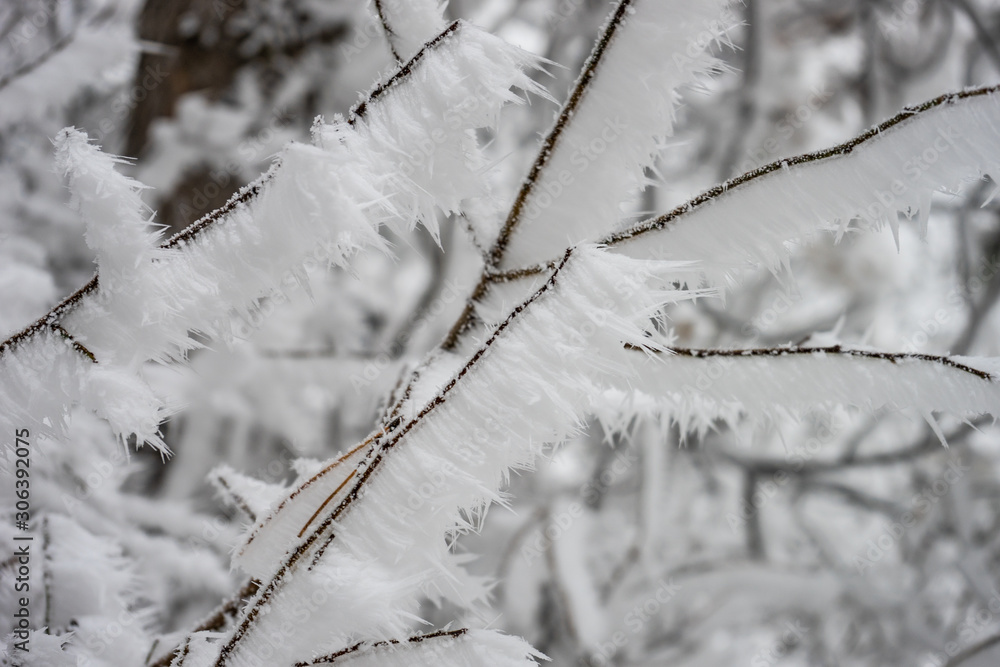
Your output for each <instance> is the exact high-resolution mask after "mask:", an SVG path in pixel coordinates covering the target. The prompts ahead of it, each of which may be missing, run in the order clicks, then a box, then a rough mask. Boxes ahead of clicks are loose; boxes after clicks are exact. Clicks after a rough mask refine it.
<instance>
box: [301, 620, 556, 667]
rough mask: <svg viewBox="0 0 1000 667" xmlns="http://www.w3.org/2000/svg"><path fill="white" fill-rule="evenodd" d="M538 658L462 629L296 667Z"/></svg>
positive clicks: (517, 643) (490, 635) (510, 662)
mask: <svg viewBox="0 0 1000 667" xmlns="http://www.w3.org/2000/svg"><path fill="white" fill-rule="evenodd" d="M535 658H539V659H544V656H543V655H542V654H541V653H538V652H537V651H535V650H534V649H532V648H531V647H530V646H528V644H527V643H526V642H524V640H522V639H519V638H516V637H509V636H505V635H501V634H500V633H498V632H493V631H490V630H467V629H465V628H462V629H459V630H445V631H441V632H435V633H431V634H426V635H416V636H415V637H410V638H409V639H407V640H406V641H403V642H400V641H397V640H390V641H386V642H377V643H375V644H365V643H359V644H355V645H354V646H351V647H350V648H346V649H342V650H340V651H337V652H336V653H333V654H330V655H325V656H321V657H319V658H316V659H314V660H310V661H309V662H300V663H298V664H297V665H296V666H295V667H311V666H312V665H345V666H350V667H367V666H369V665H370V666H371V667H390V666H391V665H405V666H406V667H411V666H412V667H424V666H426V667H447V666H448V665H455V667H467V666H468V665H486V664H489V665H496V667H508V666H509V667H515V666H517V665H534V664H537V663H536V662H535Z"/></svg>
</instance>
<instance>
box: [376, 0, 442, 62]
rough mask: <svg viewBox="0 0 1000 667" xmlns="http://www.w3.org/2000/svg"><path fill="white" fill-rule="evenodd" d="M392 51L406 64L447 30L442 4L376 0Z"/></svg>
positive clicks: (426, 0)
mask: <svg viewBox="0 0 1000 667" xmlns="http://www.w3.org/2000/svg"><path fill="white" fill-rule="evenodd" d="M374 5H375V13H376V15H377V16H378V19H379V21H380V22H381V23H382V30H383V31H384V32H385V38H386V41H388V43H389V50H390V51H391V52H392V57H393V58H395V59H396V61H397V62H404V61H405V60H407V59H408V58H409V57H410V56H412V55H413V54H414V53H416V52H417V51H419V50H420V47H421V46H423V44H424V42H426V41H428V40H430V39H432V38H433V37H434V35H436V34H438V33H439V32H441V29H442V28H444V26H445V20H444V8H445V3H443V2H441V0H374Z"/></svg>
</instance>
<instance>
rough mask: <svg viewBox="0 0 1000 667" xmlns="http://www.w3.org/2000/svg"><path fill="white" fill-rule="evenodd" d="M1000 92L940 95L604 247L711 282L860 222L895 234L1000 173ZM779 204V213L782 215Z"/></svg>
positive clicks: (746, 177)
mask: <svg viewBox="0 0 1000 667" xmlns="http://www.w3.org/2000/svg"><path fill="white" fill-rule="evenodd" d="M998 91H1000V87H997V86H993V87H986V88H976V89H970V90H966V91H962V92H959V93H953V94H948V95H942V96H941V97H937V98H935V99H933V100H930V101H928V102H925V103H923V104H921V105H918V106H915V107H912V108H908V109H905V110H903V111H902V112H901V113H900V114H898V115H897V116H895V117H893V118H891V119H889V120H887V121H885V122H884V123H882V124H881V125H878V126H877V127H874V128H872V129H871V130H869V131H867V132H865V133H864V134H862V135H860V136H858V137H856V138H855V139H852V140H851V141H848V142H847V143H844V144H841V145H839V146H835V147H833V148H829V149H826V150H822V151H818V152H815V153H808V154H805V155H800V156H798V157H793V158H789V159H787V160H780V161H777V162H773V163H771V164H768V165H764V166H762V167H760V168H758V169H755V170H754V171H751V172H748V173H746V174H742V175H740V176H737V177H735V178H733V179H732V180H730V181H727V182H726V183H723V184H722V185H719V186H716V187H715V188H712V189H711V190H708V191H706V192H704V193H703V194H701V195H699V196H697V197H695V198H694V199H692V200H691V201H689V202H687V203H685V204H683V205H681V206H678V207H677V208H675V209H674V210H672V211H670V212H669V213H666V214H665V215H662V216H659V217H657V218H653V219H650V220H646V221H643V222H640V223H638V224H636V225H635V226H633V227H632V228H630V229H627V230H625V231H622V232H620V233H617V234H613V235H611V236H608V237H607V238H605V239H604V242H606V243H607V244H608V245H612V246H615V247H617V248H619V249H620V250H621V252H624V253H626V254H629V255H634V256H637V257H650V256H654V257H661V258H664V259H689V260H696V261H700V262H702V263H703V268H704V270H705V272H706V275H707V277H708V278H709V279H710V280H712V281H713V282H718V281H722V280H725V279H727V278H731V277H732V276H733V274H734V272H735V271H737V270H739V269H741V268H744V267H745V266H747V265H748V264H752V265H756V264H763V265H765V266H768V267H771V268H776V267H778V266H780V265H781V264H782V262H784V261H785V259H786V258H787V257H788V254H789V251H788V244H789V243H790V242H793V241H797V240H800V239H803V238H808V237H810V236H811V235H814V234H815V233H816V232H817V230H821V229H835V230H837V231H838V232H839V233H841V234H842V233H844V231H845V230H846V229H847V226H848V224H849V223H850V222H851V221H852V220H860V221H862V222H863V223H864V224H865V225H866V226H869V227H876V228H878V227H881V226H883V225H886V224H887V225H889V226H890V227H891V228H892V230H893V233H894V235H895V236H896V239H897V244H898V225H899V218H898V215H899V214H900V213H903V214H906V215H908V216H913V215H915V214H917V212H918V211H919V224H920V227H921V230H922V231H923V230H925V229H926V225H927V219H928V216H929V214H930V205H931V195H932V194H933V192H934V191H936V190H946V189H951V188H958V187H960V186H961V185H962V184H963V183H964V182H967V181H969V180H974V179H978V178H981V177H982V176H983V175H984V174H997V173H1000V171H998V169H1000V158H998V156H1000V130H998V129H997V128H998V124H997V117H998V114H1000V95H998ZM778 204H780V205H778Z"/></svg>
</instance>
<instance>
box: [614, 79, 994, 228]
mask: <svg viewBox="0 0 1000 667" xmlns="http://www.w3.org/2000/svg"><path fill="white" fill-rule="evenodd" d="M997 91H1000V86H986V87H983V88H974V89H971V90H963V91H960V92H957V93H948V94H946V95H941V96H940V97H935V98H934V99H932V100H928V101H927V102H924V103H923V104H919V105H917V106H914V107H907V108H906V109H903V110H902V111H901V112H900V113H898V114H897V115H895V116H893V117H892V118H890V119H889V120H887V121H885V122H883V123H881V124H880V125H877V126H875V127H873V128H871V129H870V130H868V131H866V132H864V133H862V134H860V135H858V136H857V137H855V138H853V139H851V140H850V141H847V142H845V143H842V144H840V145H838V146H833V147H832V148H826V149H823V150H821V151H816V152H814V153H805V154H803V155H798V156H795V157H790V158H785V159H782V160H776V161H774V162H771V163H769V164H766V165H764V166H762V167H758V168H757V169H754V170H753V171H749V172H746V173H745V174H741V175H740V176H737V177H735V178H732V179H730V180H728V181H726V182H725V183H722V184H721V185H717V186H715V187H714V188H712V189H710V190H706V191H705V192H703V193H701V194H700V195H698V196H697V197H695V198H694V199H692V200H690V201H688V202H686V203H684V204H681V205H680V206H678V207H676V208H675V209H673V210H672V211H670V212H669V213H666V214H664V215H661V216H659V217H657V218H652V219H649V220H644V221H642V222H640V223H638V224H637V225H635V226H633V227H630V228H629V229H626V230H624V231H621V232H617V233H615V234H612V235H610V236H607V237H605V238H604V239H602V240H601V241H599V243H604V244H606V245H609V246H614V245H618V244H620V243H623V242H624V241H629V240H631V239H634V238H636V237H638V236H642V235H643V234H647V233H649V232H655V231H659V230H662V229H665V228H666V227H667V226H668V225H670V224H671V223H674V222H676V221H677V219H678V218H681V217H683V216H685V215H687V214H689V213H691V212H692V211H694V210H695V209H698V208H700V207H702V206H704V205H706V204H708V203H710V202H711V201H713V200H714V199H716V198H717V197H719V196H721V195H723V194H726V193H727V192H730V191H732V190H735V189H737V188H740V187H745V186H746V185H747V184H748V183H752V182H753V181H756V180H758V179H760V178H763V177H764V176H767V175H769V174H772V173H774V172H778V171H782V170H784V169H788V168H789V167H796V166H798V165H801V164H808V163H810V162H819V161H822V160H827V159H831V158H836V157H842V156H845V155H850V154H851V153H852V152H854V149H855V148H857V147H858V146H861V145H862V144H865V143H868V142H869V141H871V140H872V139H875V138H877V137H879V136H880V135H881V134H882V133H884V132H886V131H887V130H890V129H892V128H894V127H895V126H896V125H899V124H900V123H902V122H904V121H907V120H909V119H911V118H914V117H916V116H919V115H920V114H922V113H926V112H928V111H930V110H932V109H936V108H938V107H941V106H949V105H953V104H956V103H958V102H960V101H962V100H966V99H971V98H976V97H983V96H986V95H992V94H994V93H996V92H997Z"/></svg>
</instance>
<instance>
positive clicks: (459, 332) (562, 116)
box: [441, 0, 632, 351]
mask: <svg viewBox="0 0 1000 667" xmlns="http://www.w3.org/2000/svg"><path fill="white" fill-rule="evenodd" d="M631 6H632V0H621V1H620V2H619V4H618V7H617V8H616V9H615V11H614V13H613V14H612V16H611V19H610V20H609V21H608V24H607V26H606V27H605V29H604V32H603V33H602V34H601V36H600V37H599V38H598V40H597V44H596V45H595V46H594V50H593V51H592V52H591V54H590V57H589V58H587V61H586V62H585V63H584V65H583V71H582V72H581V74H580V77H579V78H578V79H577V81H576V84H575V85H574V86H573V90H572V92H571V93H570V96H569V99H568V100H567V101H566V104H565V105H563V108H562V110H561V111H560V113H559V116H558V118H556V122H555V124H554V125H553V126H552V129H551V130H549V133H548V135H547V136H546V137H545V139H544V140H543V141H542V145H541V147H540V148H539V150H538V154H537V156H536V157H535V161H534V163H533V164H532V165H531V169H530V170H529V171H528V176H527V178H525V180H524V183H522V184H521V188H520V190H519V191H518V193H517V197H516V198H515V199H514V203H513V204H512V205H511V208H510V211H509V212H508V214H507V219H506V220H505V221H504V224H503V227H501V229H500V233H499V234H498V235H497V238H496V241H494V242H493V246H492V247H491V248H490V251H489V253H488V254H487V257H486V262H485V266H484V268H483V273H482V275H481V276H480V279H479V283H478V284H477V285H476V287H475V289H474V290H473V292H472V294H471V295H470V296H469V299H468V300H467V301H466V304H465V308H464V309H463V310H462V313H461V315H459V318H458V320H456V321H455V323H454V325H453V326H452V328H451V330H449V332H448V335H447V336H446V337H445V339H444V341H443V342H442V343H441V349H442V350H445V351H452V350H454V349H455V348H456V347H458V343H459V341H460V339H461V337H462V336H463V335H464V334H465V333H466V332H467V331H469V329H470V328H471V327H472V324H473V322H474V321H475V317H476V308H475V304H476V303H478V302H479V301H481V300H482V299H483V297H485V296H486V294H487V292H488V291H489V287H490V283H491V282H494V279H492V278H491V277H490V276H491V274H492V273H493V272H494V271H495V270H496V269H497V268H498V267H499V266H500V262H501V260H502V259H503V257H504V253H505V252H506V250H507V245H508V244H509V243H510V239H511V237H512V236H513V234H514V231H515V230H516V228H517V226H518V224H519V223H520V222H521V216H522V214H523V213H524V208H525V206H526V204H527V200H528V197H529V196H530V195H531V193H532V192H533V191H534V189H535V186H536V185H537V183H538V179H539V177H540V176H541V175H542V172H543V171H544V170H545V167H546V166H547V165H548V163H549V160H551V159H552V155H553V153H554V152H555V150H556V148H557V147H558V145H559V140H560V139H561V138H562V136H563V132H565V131H566V129H567V128H568V127H569V125H570V122H571V121H572V119H573V117H574V115H575V114H576V113H577V111H578V110H579V107H580V104H581V103H582V102H583V99H584V97H585V96H586V93H587V91H588V90H590V86H591V84H592V83H593V82H594V80H595V78H596V76H597V70H598V66H599V65H600V63H601V61H602V60H603V59H604V56H605V54H606V53H607V51H608V48H609V47H610V46H611V42H612V40H613V39H614V36H615V34H616V33H617V32H618V29H619V28H620V27H621V26H622V25H623V24H624V22H625V18H626V16H627V15H628V13H629V9H630V8H631Z"/></svg>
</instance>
